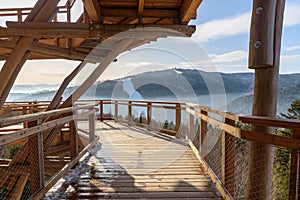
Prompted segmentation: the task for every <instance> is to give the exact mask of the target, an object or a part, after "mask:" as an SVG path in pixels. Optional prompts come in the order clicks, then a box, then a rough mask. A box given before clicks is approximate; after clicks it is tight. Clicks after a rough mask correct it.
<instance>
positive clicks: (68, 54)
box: [0, 40, 106, 63]
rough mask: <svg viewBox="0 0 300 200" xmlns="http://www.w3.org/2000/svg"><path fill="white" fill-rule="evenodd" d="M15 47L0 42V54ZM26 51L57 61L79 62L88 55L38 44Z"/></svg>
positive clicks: (93, 58)
mask: <svg viewBox="0 0 300 200" xmlns="http://www.w3.org/2000/svg"><path fill="white" fill-rule="evenodd" d="M1 47H4V49H1ZM15 47H16V44H14V43H12V42H8V41H1V40H0V50H1V52H4V51H3V50H5V53H11V52H12V49H13V48H15ZM28 50H30V51H33V52H34V53H38V54H40V55H41V56H42V55H47V56H51V57H52V58H57V59H69V60H79V61H83V60H85V59H86V57H87V56H88V54H89V53H86V52H81V51H77V50H71V49H66V48H63V47H57V46H53V45H47V44H40V43H32V45H31V46H30V47H29V49H28ZM103 51H104V50H103ZM105 54H106V52H105ZM89 58H90V62H93V63H95V60H97V59H98V55H91V56H90V57H89Z"/></svg>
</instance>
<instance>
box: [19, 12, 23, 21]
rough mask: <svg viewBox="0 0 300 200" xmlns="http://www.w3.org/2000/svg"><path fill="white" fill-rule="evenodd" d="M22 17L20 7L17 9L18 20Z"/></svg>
mask: <svg viewBox="0 0 300 200" xmlns="http://www.w3.org/2000/svg"><path fill="white" fill-rule="evenodd" d="M22 21H23V19H22V10H21V9H18V22H22Z"/></svg>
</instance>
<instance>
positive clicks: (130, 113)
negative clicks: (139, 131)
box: [128, 101, 132, 125]
mask: <svg viewBox="0 0 300 200" xmlns="http://www.w3.org/2000/svg"><path fill="white" fill-rule="evenodd" d="M131 124H132V102H131V101H128V125H131Z"/></svg>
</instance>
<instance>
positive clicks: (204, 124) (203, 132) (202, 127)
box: [199, 110, 207, 154]
mask: <svg viewBox="0 0 300 200" xmlns="http://www.w3.org/2000/svg"><path fill="white" fill-rule="evenodd" d="M200 114H202V115H206V116H207V112H206V111H204V110H200ZM199 134H200V135H199V140H200V141H199V152H200V153H201V152H202V150H203V151H205V150H206V148H202V147H203V145H205V144H204V141H205V139H206V134H207V122H206V121H204V120H203V119H201V118H200V133H199ZM203 153H205V152H202V154H203Z"/></svg>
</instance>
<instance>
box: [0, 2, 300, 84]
mask: <svg viewBox="0 0 300 200" xmlns="http://www.w3.org/2000/svg"><path fill="white" fill-rule="evenodd" d="M1 1H2V2H1V4H0V7H1V8H8V7H32V6H33V5H34V3H35V2H36V0H10V1H4V0H1ZM64 1H65V0H64ZM77 2H78V3H77V4H76V5H75V8H74V11H73V16H72V18H73V20H75V19H76V18H77V17H78V15H79V13H80V12H81V10H82V4H81V3H80V0H77ZM63 3H64V2H62V4H63ZM251 9H252V0H243V1H241V0H226V1H225V0H203V2H202V4H201V6H200V7H199V9H198V11H197V19H196V20H193V21H191V22H190V24H193V25H196V26H197V30H196V32H195V33H194V35H193V36H192V37H191V38H167V39H159V40H158V41H157V42H151V43H150V44H146V45H143V46H141V47H138V48H136V49H134V50H132V51H129V52H125V53H123V54H121V55H119V56H118V61H117V62H114V63H112V64H111V65H110V66H109V67H108V68H107V69H106V70H105V72H104V73H103V74H102V75H101V77H100V80H107V79H115V78H120V77H124V76H128V75H133V74H137V73H142V72H145V71H154V70H163V69H168V68H173V67H177V68H194V69H200V70H204V71H218V72H224V73H236V72H254V70H249V69H248V67H247V59H248V46H249V30H250V15H251ZM5 20H14V19H11V18H7V19H3V18H0V25H1V26H4V21H5ZM62 20H63V19H62ZM299 33H300V1H299V0H287V3H286V9H285V16H284V29H283V38H282V50H281V66H280V73H281V74H286V73H300V68H299V63H300V37H299V35H300V34H299ZM2 65H3V62H0V68H1V66H2ZM77 65H78V62H74V61H65V60H53V61H50V62H49V61H27V62H26V64H25V66H24V67H23V69H22V70H21V73H20V75H19V76H18V78H17V80H16V84H39V83H45V84H57V83H61V82H62V80H63V78H64V77H66V76H67V75H68V74H69V73H70V72H71V71H72V70H73V69H74V68H75V67H76V66H77ZM94 68H95V65H89V66H88V67H87V69H86V70H85V71H83V72H82V74H80V75H79V77H78V78H77V79H76V80H75V81H74V84H77V83H79V82H81V81H82V80H84V78H85V77H86V76H87V75H88V73H90V72H91V71H92V69H94Z"/></svg>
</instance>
